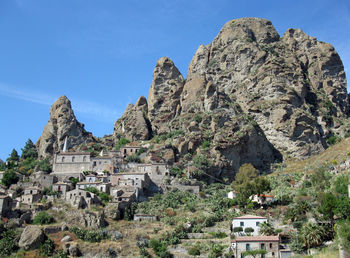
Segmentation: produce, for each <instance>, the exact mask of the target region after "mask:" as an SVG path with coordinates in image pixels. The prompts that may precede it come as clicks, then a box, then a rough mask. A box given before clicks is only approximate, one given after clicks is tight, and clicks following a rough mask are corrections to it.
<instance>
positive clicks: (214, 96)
mask: <svg viewBox="0 0 350 258" xmlns="http://www.w3.org/2000/svg"><path fill="white" fill-rule="evenodd" d="M132 108H134V107H130V108H129V107H128V108H127V110H131V109H132ZM126 113H127V112H126ZM129 113H132V112H130V111H129ZM348 114H349V100H348V95H347V88H346V78H345V72H344V67H343V64H342V62H341V60H340V57H339V56H338V54H337V52H336V51H335V50H334V48H333V47H332V46H331V45H329V44H327V43H323V42H319V41H317V40H316V39H315V38H313V37H310V36H308V35H306V34H305V33H304V32H302V31H301V30H299V29H289V30H288V31H287V32H286V33H285V34H284V36H283V37H280V36H279V34H278V33H277V31H276V30H275V28H274V27H273V25H272V23H271V22H270V21H268V20H266V19H259V18H242V19H237V20H233V21H230V22H228V23H226V24H225V25H224V27H223V28H222V29H221V31H220V32H219V34H218V35H217V36H216V38H215V39H214V40H213V42H212V43H211V44H209V45H207V46H204V45H201V46H200V47H199V48H198V50H197V52H196V53H195V55H194V57H193V59H192V61H191V64H190V66H189V71H188V76H187V79H186V80H184V79H183V77H182V75H181V74H180V72H179V71H178V69H177V68H176V67H175V65H174V63H173V62H172V61H171V60H170V59H169V58H167V57H163V58H161V59H159V60H158V62H157V64H156V67H155V69H154V72H153V82H152V85H151V89H150V91H149V98H148V116H146V115H144V117H148V118H149V121H150V124H151V127H152V133H153V136H164V137H163V138H164V139H165V140H164V143H163V144H164V146H168V147H167V149H169V146H172V148H173V149H174V154H175V157H176V159H177V160H175V162H176V161H178V160H179V159H180V160H181V159H182V158H183V157H184V156H185V155H186V154H187V153H191V154H192V155H198V154H201V155H205V156H206V157H207V158H208V159H209V160H210V161H211V167H212V168H213V170H215V171H216V172H217V171H219V172H217V173H219V174H220V173H222V172H225V171H224V170H226V171H228V170H236V169H237V168H238V167H239V166H240V165H241V164H243V163H245V162H249V163H252V164H254V166H256V167H258V168H266V167H268V166H269V164H270V163H272V162H274V161H276V160H280V159H281V155H283V156H284V157H296V158H304V157H307V156H309V155H312V154H315V153H318V152H320V151H322V150H324V149H325V148H327V143H326V139H327V138H328V137H329V136H330V135H332V134H333V133H334V132H340V131H341V126H342V122H343V121H344V119H346V118H347V117H348ZM124 115H125V117H124V116H123V117H124V118H123V121H127V115H126V114H124ZM118 126H119V127H120V125H118V121H117V123H116V127H115V128H119V127H118ZM124 127H125V124H124ZM116 131H118V130H116ZM174 131H177V132H179V131H181V132H182V133H180V134H177V135H176V136H174V135H170V136H169V137H168V136H166V135H169V132H174ZM167 137H168V138H167ZM129 138H130V139H132V140H140V139H145V137H143V136H141V137H139V136H136V137H129ZM204 141H208V142H210V147H207V148H206V149H205V151H204V150H203V148H202V147H200V146H201V145H202V144H203V142H204ZM159 149H160V150H161V148H159ZM154 152H156V153H157V151H154V150H153V154H152V155H154ZM161 154H162V152H161V151H160V152H159V155H160V156H162V155H161ZM159 158H162V157H159Z"/></svg>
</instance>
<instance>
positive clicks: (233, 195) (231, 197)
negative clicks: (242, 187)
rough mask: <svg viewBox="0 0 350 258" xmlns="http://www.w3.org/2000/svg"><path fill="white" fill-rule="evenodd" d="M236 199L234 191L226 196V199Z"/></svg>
mask: <svg viewBox="0 0 350 258" xmlns="http://www.w3.org/2000/svg"><path fill="white" fill-rule="evenodd" d="M236 197H237V192H236V191H231V192H229V193H228V194H227V198H229V199H234V198H236Z"/></svg>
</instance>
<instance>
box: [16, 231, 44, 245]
mask: <svg viewBox="0 0 350 258" xmlns="http://www.w3.org/2000/svg"><path fill="white" fill-rule="evenodd" d="M45 239H46V236H45V234H44V232H43V231H42V230H41V228H39V227H38V226H27V227H26V228H25V229H24V230H23V232H22V234H21V238H20V240H19V243H18V246H19V247H20V248H23V249H25V250H29V249H36V248H38V247H39V246H40V244H41V243H43V242H44V241H45Z"/></svg>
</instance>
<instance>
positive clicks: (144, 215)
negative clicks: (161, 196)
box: [134, 214, 158, 221]
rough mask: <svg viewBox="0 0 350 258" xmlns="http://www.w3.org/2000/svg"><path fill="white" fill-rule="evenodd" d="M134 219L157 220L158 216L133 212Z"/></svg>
mask: <svg viewBox="0 0 350 258" xmlns="http://www.w3.org/2000/svg"><path fill="white" fill-rule="evenodd" d="M134 220H135V221H157V220H158V217H157V216H154V215H150V214H135V215H134Z"/></svg>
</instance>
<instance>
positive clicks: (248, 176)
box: [233, 163, 259, 186]
mask: <svg viewBox="0 0 350 258" xmlns="http://www.w3.org/2000/svg"><path fill="white" fill-rule="evenodd" d="M258 176H259V171H258V170H257V169H256V168H255V167H254V166H253V165H252V164H250V163H245V164H243V165H242V166H241V167H240V168H239V170H238V172H237V174H236V177H235V181H234V182H233V185H234V186H235V185H242V184H243V183H246V182H250V181H252V180H253V179H254V178H257V177H258Z"/></svg>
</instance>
